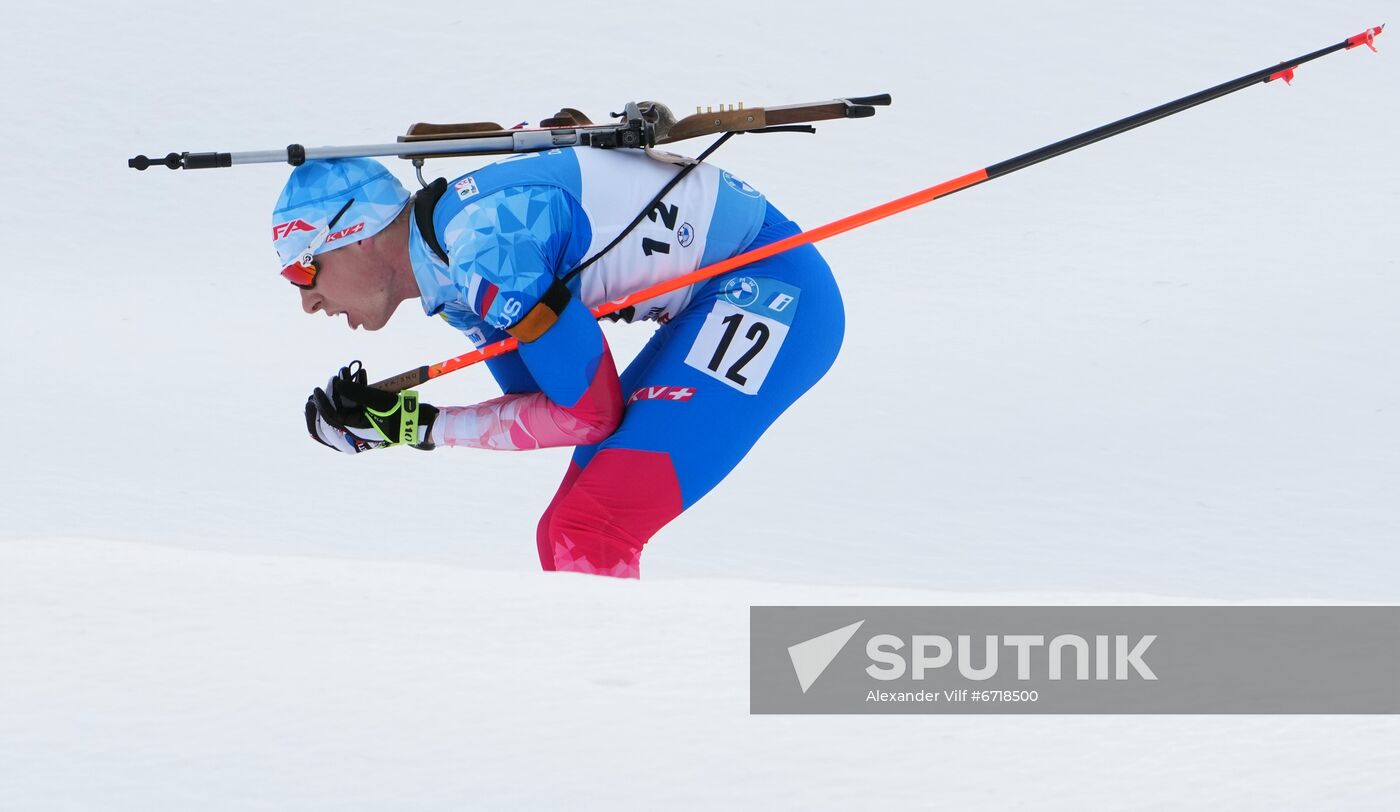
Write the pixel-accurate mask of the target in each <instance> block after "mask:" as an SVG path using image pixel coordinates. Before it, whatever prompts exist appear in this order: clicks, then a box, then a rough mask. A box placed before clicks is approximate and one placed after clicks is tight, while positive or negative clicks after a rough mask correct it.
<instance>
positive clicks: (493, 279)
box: [444, 185, 604, 407]
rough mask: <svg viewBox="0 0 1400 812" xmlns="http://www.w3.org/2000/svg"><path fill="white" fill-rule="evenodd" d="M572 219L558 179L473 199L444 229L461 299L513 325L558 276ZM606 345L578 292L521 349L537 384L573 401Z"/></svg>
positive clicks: (504, 325) (500, 324)
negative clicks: (536, 337)
mask: <svg viewBox="0 0 1400 812" xmlns="http://www.w3.org/2000/svg"><path fill="white" fill-rule="evenodd" d="M570 227H571V213H570V209H569V206H568V201H567V200H566V198H565V196H564V193H563V192H562V191H561V190H560V189H558V188H557V187H554V186H544V185H540V186H513V187H508V188H506V189H502V190H500V191H498V192H494V193H492V194H490V195H486V196H484V197H482V198H480V199H479V200H476V201H473V202H472V203H469V204H468V205H467V206H466V207H465V208H463V209H462V211H461V212H459V213H458V214H457V216H456V217H454V218H452V221H451V222H449V223H448V225H447V227H446V228H445V229H444V236H445V237H446V240H445V241H446V243H447V253H448V255H449V257H450V258H451V265H452V273H453V276H454V279H455V281H456V284H457V286H458V290H459V296H460V299H461V301H462V302H463V303H465V304H466V305H467V307H469V308H470V309H471V311H472V312H473V313H475V314H476V315H478V316H480V317H481V318H482V320H484V321H485V322H486V324H487V325H489V326H490V327H492V328H495V329H496V330H497V331H502V332H503V331H508V330H510V328H511V327H513V326H514V325H515V324H517V323H518V322H519V321H520V320H521V319H523V318H524V317H525V316H526V315H527V314H529V313H530V312H531V311H532V310H533V309H534V308H535V307H536V305H539V304H540V299H541V298H542V297H543V296H544V295H545V293H546V292H547V291H548V290H549V289H550V287H551V286H552V285H553V284H554V283H555V278H556V277H555V273H556V271H557V269H558V267H559V264H560V263H561V261H562V260H563V254H564V252H565V250H566V246H567V243H568V239H569V236H570ZM603 352H604V345H603V334H602V331H601V330H600V329H599V328H598V323H597V321H596V320H595V319H594V318H593V314H592V313H591V312H590V311H589V309H588V308H587V307H586V306H585V305H584V304H583V303H582V302H581V301H579V300H578V299H576V298H575V299H572V300H570V301H569V304H568V305H567V306H566V307H565V308H564V309H563V311H562V312H560V313H559V315H558V320H557V321H556V322H555V323H554V324H553V326H551V327H550V328H549V329H548V330H547V331H545V332H544V334H543V335H541V336H540V337H539V338H538V339H536V340H535V341H532V342H529V343H525V342H522V343H521V345H520V349H519V351H518V352H517V353H516V355H518V356H519V361H520V363H521V364H522V366H523V371H524V372H525V373H527V374H528V375H529V376H530V377H531V378H532V379H533V381H534V382H535V383H536V384H537V386H538V390H539V391H541V392H543V393H544V394H545V395H546V396H547V397H548V398H549V399H550V400H552V401H554V402H555V403H557V404H559V405H560V406H564V407H570V406H574V405H575V404H577V403H578V402H579V400H580V399H581V398H582V397H583V394H584V393H585V392H586V391H587V390H588V387H589V385H590V383H591V382H592V380H593V378H594V375H595V374H596V372H597V370H598V366H599V363H600V361H601V358H602V356H603ZM520 371H521V370H520V368H516V369H515V370H514V374H518V373H519V372H520ZM492 372H493V374H494V373H495V372H496V370H495V369H494V368H493V369H492ZM498 380H499V378H498ZM514 380H515V379H514V375H512V381H514Z"/></svg>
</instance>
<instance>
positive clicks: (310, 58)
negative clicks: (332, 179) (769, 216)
mask: <svg viewBox="0 0 1400 812" xmlns="http://www.w3.org/2000/svg"><path fill="white" fill-rule="evenodd" d="M1393 11H1395V6H1394V4H1393V3H1387V2H1380V1H1379V0H1376V1H1368V2H1345V3H1339V2H1302V0H1278V1H1277V2H1270V3H1232V4H1220V3H1212V2H1202V1H1201V0H1191V1H1190V2H1172V3H1160V2H1152V3H1148V2H1136V1H1134V2H1115V3H1109V2H1101V3H1087V2H1072V3H1036V2H1029V0H1017V1H1016V2H1009V1H1008V2H978V3H969V2H962V3H957V4H953V3H942V2H938V3H893V2H865V3H859V4H850V3H835V2H808V3H795V2H783V3H762V4H760V3H752V2H748V3H739V2H732V1H731V0H720V1H718V2H711V3H707V4H689V3H687V4H673V3H665V2H655V3H638V2H630V1H629V0H616V1H615V2H611V3H573V4H562V3H545V2H541V3H534V4H485V3H469V2H459V3H447V2H434V3H421V4H415V3H403V4H374V3H358V2H346V3H335V4H329V3H326V4H321V3H300V4H288V3H274V2H241V3H179V4H177V3H168V2H149V1H148V2H143V3H140V4H99V3H94V2H82V3H70V4H28V5H25V6H23V7H19V6H16V7H11V11H9V12H7V13H6V14H5V21H4V23H3V24H0V77H3V78H0V87H3V90H0V98H3V108H2V109H3V112H2V113H0V115H3V122H4V123H3V126H0V188H3V190H4V191H5V195H4V202H3V203H0V243H3V246H4V255H3V256H4V259H3V261H0V274H3V276H0V278H2V279H3V300H4V303H5V307H4V317H3V318H0V348H2V349H0V380H4V381H6V382H8V383H9V384H10V386H9V389H8V391H7V392H6V394H5V398H4V402H5V403H7V404H8V405H9V409H8V413H7V419H6V420H5V422H4V425H5V432H4V433H5V436H4V439H3V440H0V449H3V450H0V809H4V810H12V809H13V810H49V809H83V810H88V809H103V810H105V809H122V810H125V809H131V810H152V809H179V810H184V809H322V808H324V809H330V808H334V809H463V808H478V807H480V808H520V807H535V808H564V807H571V808H572V807H578V808H610V809H616V808H655V807H657V806H659V805H664V806H668V807H669V806H674V807H686V808H714V807H719V806H723V807H743V808H809V807H846V808H873V807H876V806H877V805H881V804H898V805H900V806H918V807H941V808H962V807H970V806H989V807H995V808H1007V807H1011V806H1013V805H1014V806H1033V807H1064V808H1069V807H1075V808H1080V807H1083V806H1086V805H1087V806H1098V807H1106V806H1112V807H1115V808H1180V807H1182V806H1193V807H1214V808H1232V809H1239V808H1257V809H1279V808H1318V807H1327V808H1365V807H1370V808H1394V805H1395V804H1396V803H1397V801H1400V778H1398V777H1397V765H1400V724H1397V723H1395V722H1394V721H1392V720H1390V719H1387V718H1381V717H1044V718H1034V717H1012V716H1003V717H957V718H953V717H912V718H911V717H900V718H894V717H869V718H865V717H751V716H749V715H748V693H747V692H748V686H747V680H748V675H747V667H748V655H747V651H748V649H747V647H748V638H747V632H748V626H747V623H748V607H749V605H750V604H770V603H781V604H825V603H857V604H861V603H912V604H927V603H992V604H997V603H1030V604H1036V603H1162V602H1168V603H1173V602H1289V603H1295V602H1325V603H1335V602H1352V601H1361V602H1386V603H1391V602H1395V601H1396V600H1397V599H1400V583H1398V582H1397V574H1400V544H1398V543H1397V542H1400V504H1397V501H1398V500H1397V495H1400V430H1397V426H1396V422H1397V419H1400V379H1398V378H1397V376H1396V365H1395V355H1396V352H1397V349H1396V348H1397V346H1400V320H1397V318H1396V313H1397V297H1400V264H1397V260H1396V251H1395V247H1394V246H1395V235H1396V231H1397V223H1400V192H1397V187H1396V180H1397V178H1400V157H1397V150H1396V148H1395V147H1396V144H1397V135H1400V126H1397V125H1400V110H1398V109H1397V104H1396V102H1397V99H1400V94H1397V91H1400V31H1392V32H1391V33H1389V34H1387V35H1384V36H1382V37H1381V38H1380V39H1379V40H1378V45H1379V47H1380V48H1381V53H1380V54H1379V55H1376V54H1372V53H1370V52H1369V51H1368V50H1365V49H1358V50H1353V51H1348V52H1344V53H1339V54H1336V55H1333V56H1329V57H1326V58H1324V59H1322V60H1320V61H1318V62H1315V63H1312V64H1310V65H1307V66H1304V67H1302V68H1300V69H1299V70H1298V74H1297V78H1296V80H1295V82H1294V84H1293V86H1292V87H1287V86H1284V85H1282V84H1281V83H1271V84H1269V85H1264V86H1259V87H1253V88H1250V89H1248V90H1245V91H1242V92H1241V93H1238V94H1235V95H1233V96H1230V97H1228V98H1226V99H1222V100H1219V101H1215V102H1212V103H1210V104H1208V105H1206V106H1204V107H1200V108H1197V109H1194V110H1191V111H1189V112H1186V113H1183V114H1181V115H1179V116H1176V117H1173V118H1171V119H1168V120H1165V121H1161V122H1158V123H1154V124H1152V125H1150V126H1148V127H1145V128H1142V129H1139V130H1136V131H1133V132H1131V133H1129V134H1126V135H1122V136H1119V137H1117V138H1114V139H1112V140H1109V141H1106V142H1103V143H1100V144H1097V145H1094V146H1092V147H1089V148H1087V149H1084V150H1081V151H1079V152H1076V153H1073V154H1071V155H1068V156H1064V157H1061V158H1056V159H1054V160H1053V161H1050V162H1048V163H1044V164H1040V165H1037V166H1035V167H1033V168H1030V169H1027V170H1025V171H1023V172H1019V173H1016V174H1014V175H1012V176H1010V177H1006V178H1003V179H999V180H996V181H994V182H992V183H990V184H987V185H984V186H980V187H977V188H975V189H973V190H970V191H967V192H964V193H961V194H958V195H956V196H954V197H952V198H949V199H947V200H942V201H938V202H936V203H934V204H931V205H929V206H926V207H923V208H921V209H917V210H915V211H913V212H910V213H907V214H903V215H900V216H898V217H897V218H895V219H892V220H888V221H884V222H881V223H879V224H876V225H872V226H870V227H867V228H864V229H861V230H859V231H857V232H853V233H851V234H847V235H844V236H841V237H838V238H836V239H834V240H832V241H830V242H827V243H824V244H823V245H822V246H821V250H822V252H823V253H824V254H825V256H826V257H827V258H828V260H829V261H830V263H831V264H832V266H833V267H834V268H835V270H836V272H837V275H838V278H839V279H840V281H841V283H842V286H843V290H844V293H845V298H846V306H847V316H848V325H847V334H846V342H845V347H844V350H843V352H842V355H841V357H840V359H839V360H838V361H837V364H836V366H835V367H834V368H833V370H832V371H831V373H830V374H829V375H828V376H827V378H826V379H825V380H823V381H822V383H821V384H819V385H818V386H817V387H816V388H815V389H814V390H813V391H812V392H810V393H809V394H808V395H807V396H806V397H804V398H803V399H802V400H801V401H799V402H798V404H797V405H796V406H794V407H793V408H792V409H791V410H790V411H789V413H788V414H787V415H785V416H784V417H783V418H782V419H781V420H780V421H779V422H778V424H777V425H775V426H774V428H773V429H772V430H770V431H769V433H768V434H767V435H766V436H765V437H764V438H763V440H762V442H761V443H760V444H759V445H758V447H757V448H756V449H755V450H754V451H753V452H752V453H751V454H750V455H749V457H748V458H747V459H746V460H745V461H744V462H743V464H741V465H740V467H739V468H738V469H737V470H736V471H735V472H734V474H732V475H731V476H730V477H729V478H728V479H727V480H726V481H725V482H724V483H723V484H722V485H721V486H720V487H719V488H717V489H716V490H715V491H714V492H712V493H711V494H710V495H709V496H708V497H706V498H705V499H704V500H703V501H702V502H701V503H700V504H698V505H697V506H696V507H694V508H693V509H692V510H691V511H689V512H688V513H687V514H686V515H685V516H683V517H682V518H681V519H680V520H678V521H677V522H675V523H674V524H673V525H672V526H671V527H668V528H666V529H665V530H663V531H662V532H661V533H660V534H659V535H658V536H657V537H656V538H655V539H654V540H653V541H652V543H651V544H650V545H649V547H648V549H647V552H646V554H645V556H644V557H643V574H644V580H642V581H641V582H636V583H633V582H618V581H612V580H602V579H587V578H582V577H578V576H570V575H559V574H549V575H546V574H542V573H539V572H537V571H536V570H537V563H536V558H535V550H534V540H533V534H534V525H535V521H536V519H537V517H538V514H539V512H540V511H541V510H542V509H543V507H544V505H545V504H546V502H547V501H548V499H549V496H550V495H551V494H552V493H553V491H554V488H555V486H556V484H557V482H558V479H559V477H560V476H561V475H562V471H563V468H564V465H565V461H566V459H567V456H568V455H567V451H562V450H557V451H549V452H537V453H530V454H505V453H490V452H471V451H464V450H454V449H443V450H440V451H438V452H435V453H433V454H420V453H417V452H411V451H400V450H397V449H395V450H391V451H387V452H383V453H376V454H370V455H363V458H358V459H347V458H342V457H337V456H335V455H332V454H331V453H330V452H328V451H326V450H325V449H324V448H322V447H320V446H318V445H316V444H314V443H312V442H311V441H310V440H309V439H308V438H307V437H306V436H305V431H304V426H303V424H302V418H301V407H302V403H303V401H304V399H305V396H306V394H307V393H308V392H309V390H310V389H311V387H313V386H315V385H318V384H319V383H321V382H323V381H324V380H325V378H326V377H328V376H329V375H330V374H331V373H332V372H333V371H334V370H335V369H336V368H337V367H339V366H340V365H341V364H343V363H345V362H346V361H349V360H350V359H352V358H359V359H362V360H363V361H364V363H365V364H366V365H367V367H368V368H369V370H370V372H371V375H372V376H375V377H383V376H386V375H388V374H391V373H394V372H399V371H402V370H403V369H406V368H410V367H414V366H417V365H420V364H423V363H429V362H434V361H438V360H442V359H444V358H447V357H450V356H453V355H456V354H458V353H460V352H464V351H465V350H466V349H467V347H466V346H465V343H464V341H463V340H462V339H461V338H460V336H458V335H457V334H456V333H454V332H453V331H452V330H450V329H449V328H447V327H446V326H444V325H443V324H441V323H440V322H438V321H437V320H429V319H425V318H423V317H422V316H421V311H420V310H419V309H418V305H417V303H416V302H410V303H408V304H406V305H405V306H404V311H403V312H402V313H400V314H399V315H398V317H397V318H396V319H395V320H394V321H393V322H391V323H390V325H389V326H388V327H387V328H386V329H385V330H383V331H381V332H379V333H375V334H367V333H364V332H354V333H352V332H349V331H347V330H346V329H345V325H344V322H343V321H339V320H337V321H334V322H332V321H329V320H326V319H322V318H314V319H313V318H307V317H306V316H304V315H303V314H301V312H300V310H299V308H298V301H297V297H296V295H295V293H294V291H292V290H291V289H290V288H289V287H288V286H287V284H286V283H285V282H284V281H283V280H282V279H280V278H279V277H278V275H277V273H276V261H275V259H274V255H273V252H272V250H271V247H270V245H269V238H268V231H269V224H270V220H269V215H270V208H271V205H272V203H273V201H274V199H275V198H276V195H277V192H278V190H279V189H280V187H281V184H282V182H283V180H284V179H285V176H286V172H287V168H286V167H285V166H278V165H268V166H258V167H240V168H236V169H230V170H218V171H193V172H182V173H175V172H170V171H167V170H165V169H153V170H149V171H147V172H145V173H143V174H138V173H136V172H133V171H132V170H130V169H128V168H126V165H125V162H126V159H127V158H128V157H130V156H131V155H134V154H136V153H138V152H144V153H147V154H150V155H157V154H159V155H163V154H164V153H165V152H167V151H169V150H172V149H173V150H191V151H206V150H221V151H227V150H249V149H268V148H276V147H280V146H283V145H285V144H287V143H290V142H299V143H304V144H307V145H321V144H333V143H335V144H347V143H376V142H384V141H390V140H392V139H393V138H394V136H395V135H397V134H398V133H400V132H402V131H403V129H404V128H405V127H406V126H407V125H408V124H410V123H412V122H414V121H463V120H485V119H492V120H496V121H499V122H501V123H503V124H506V125H511V124H514V123H516V122H517V121H521V120H529V121H531V122H534V121H538V120H539V119H540V118H541V117H543V116H546V115H548V114H550V113H553V112H554V110H556V109H557V108H558V107H560V106H574V107H579V108H581V109H583V110H585V111H587V112H589V113H590V114H591V115H593V116H594V117H595V119H596V118H598V117H602V116H604V115H606V113H607V112H609V111H611V110H616V109H619V108H620V106H621V104H622V103H623V102H625V101H628V100H633V99H642V98H655V99H660V100H662V101H665V102H667V103H669V104H671V105H672V106H673V108H674V109H675V110H676V111H677V113H678V114H682V115H683V114H685V113H687V112H690V111H691V110H693V109H694V106H695V105H697V104H698V105H713V104H719V103H730V102H736V101H741V100H742V101H744V102H745V103H746V104H749V105H763V104H785V103H793V102H799V101H815V100H819V99H825V98H830V97H833V96H841V95H860V94H870V93H879V92H890V93H892V94H893V95H894V98H895V104H894V106H892V107H890V108H887V109H882V110H881V111H880V112H879V114H878V116H877V117H876V118H874V119H869V120H860V121H849V122H831V123H825V124H820V125H818V129H819V134H818V135H816V136H801V135H765V136H744V137H741V138H737V139H734V141H733V142H732V143H731V145H729V146H726V147H725V148H724V149H723V150H721V151H720V152H719V153H717V154H716V156H715V158H714V159H713V160H714V161H715V162H716V163H717V164H719V165H721V166H724V167H725V168H728V169H730V170H731V171H733V172H734V173H735V174H737V175H739V176H740V177H742V178H744V179H745V180H746V181H748V182H750V183H752V184H753V185H755V186H757V187H758V188H759V189H761V190H763V191H764V192H766V193H767V194H768V195H769V196H770V197H771V198H772V199H773V200H774V202H775V203H776V204H777V205H778V206H779V207H780V208H782V209H783V210H784V211H785V213H787V214H788V215H789V216H790V217H792V218H793V219H795V220H797V221H798V222H799V223H801V224H803V225H804V226H807V227H811V226H816V225H819V224H821V223H825V222H828V221H830V220H833V219H836V218H838V217H840V216H843V215H845V214H849V213H851V212H854V211H857V210H859V209H863V208H866V207H868V206H871V205H875V204H877V203H880V202H883V201H885V200H888V199H891V198H894V197H897V196H900V195H903V194H907V193H909V192H912V191H915V190H918V189H921V188H924V187H926V186H930V185H933V184H934V183H937V182H939V181H942V180H945V179H948V178H951V177H954V176H957V175H961V174H963V173H965V172H967V171H970V170H973V169H976V168H978V167H982V166H986V165H988V164H991V163H995V162H997V161H1001V160H1004V159H1006V158H1009V157H1012V156H1014V155H1017V154H1019V153H1021V152H1024V151H1027V150H1029V149H1032V148H1035V147H1038V146H1041V145H1043V144H1046V143H1049V142H1052V141H1056V140H1059V139H1061V138H1063V137H1066V136H1068V135H1072V134H1074V133H1077V132H1080V131H1082V130H1085V129H1089V128H1090V127H1094V126H1097V125H1099V124H1102V123H1106V122H1108V121H1111V120H1114V119H1116V118H1120V117H1122V116H1125V115H1128V114H1131V113H1133V112H1137V111H1138V110H1142V109H1145V108H1148V107H1151V106H1154V105H1156V104H1159V103H1161V102H1164V101H1167V100H1170V99H1173V98H1176V97H1178V96H1182V95H1185V94H1187V93H1190V92H1193V91H1195V90H1198V89H1200V88H1203V87H1206V86H1209V85H1213V84H1216V83H1218V82H1221V81H1224V80H1226V79H1229V78H1233V77H1235V76H1238V75H1241V74H1244V73H1246V72H1250V71H1253V70H1256V69H1258V68H1260V67H1263V66H1265V65H1268V64H1270V63H1271V62H1277V61H1279V60H1283V59H1286V58H1289V57H1292V56H1297V55H1299V54H1302V53H1306V52H1309V51H1312V50H1315V49H1317V48H1320V47H1323V46H1325V45H1328V44H1330V43H1334V42H1337V41H1339V40H1341V39H1343V38H1344V37H1347V36H1350V35H1352V34H1355V33H1357V32H1359V31H1361V30H1362V29H1363V28H1365V27H1367V26H1371V25H1376V24H1379V23H1382V22H1386V21H1387V18H1388V17H1389V16H1393V15H1391V14H1389V12H1393ZM703 144H704V142H700V141H697V142H693V143H689V144H686V145H685V147H686V148H687V149H688V150H689V151H691V152H692V153H693V152H696V151H699V150H700V149H701V148H703ZM481 162H482V161H481V160H469V159H463V160H454V161H439V162H435V163H431V164H429V169H430V170H431V171H433V172H434V173H435V174H443V175H448V176H451V175H454V174H458V173H460V172H463V171H466V170H468V169H470V168H471V167H473V166H476V165H479V164H480V163H481ZM395 170H396V171H397V172H398V174H399V175H400V177H401V178H403V179H404V181H405V182H406V183H410V184H411V183H412V170H411V167H410V166H409V165H408V164H407V163H405V162H396V164H395ZM647 333H648V330H647V328H646V327H642V326H636V325H633V326H631V327H628V326H617V327H613V326H610V327H608V334H609V338H610V341H612V342H613V346H614V348H615V349H616V350H617V351H618V354H619V356H620V357H621V358H627V357H630V355H631V354H632V353H633V352H634V351H635V350H636V349H637V348H639V347H640V346H641V344H642V343H643V342H644V341H645V338H646V335H647ZM422 393H423V396H424V398H425V399H426V400H428V401H430V402H436V403H444V404H450V403H470V402H474V401H476V400H480V399H483V398H486V397H489V396H491V395H492V394H494V392H493V390H492V387H491V383H490V381H489V376H488V375H486V374H485V370H484V369H473V370H468V371H465V372H461V373H457V374H455V375H452V376H449V377H448V378H445V379H443V380H442V381H440V382H434V383H432V384H431V385H428V386H425V387H424V388H423V389H422Z"/></svg>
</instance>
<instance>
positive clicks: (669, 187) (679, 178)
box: [562, 132, 738, 282]
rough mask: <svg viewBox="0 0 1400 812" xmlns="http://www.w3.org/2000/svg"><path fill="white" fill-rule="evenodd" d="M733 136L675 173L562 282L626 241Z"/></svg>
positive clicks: (712, 146) (707, 149) (728, 135)
mask: <svg viewBox="0 0 1400 812" xmlns="http://www.w3.org/2000/svg"><path fill="white" fill-rule="evenodd" d="M734 135H738V133H735V132H727V133H725V134H724V135H721V136H720V137H719V138H718V139H717V140H716V141H715V142H714V143H713V144H711V145H710V146H709V147H707V148H706V149H705V151H704V152H702V153H700V157H698V158H696V159H695V160H694V161H692V162H691V163H688V164H686V165H685V166H683V167H681V171H679V172H677V173H676V176H675V177H673V178H671V180H670V181H668V182H667V183H666V185H665V186H662V187H661V191H659V192H657V193H656V196H655V197H653V198H652V199H651V202H650V203H648V204H646V205H645V206H643V207H642V210H641V211H639V212H637V216H636V217H635V218H633V220H632V222H631V223H630V224H628V226H627V228H624V229H622V231H621V232H620V233H619V234H618V235H617V236H616V237H614V238H613V241H612V242H610V243H608V244H607V247H605V248H603V250H601V251H599V252H598V253H596V254H594V255H593V256H591V257H589V258H588V259H586V260H584V261H583V262H581V263H579V265H578V267H576V268H574V269H573V270H572V271H569V272H568V273H566V274H564V276H563V277H562V278H563V280H564V281H565V282H568V281H569V280H571V279H573V278H574V277H575V276H578V275H579V273H581V272H582V271H583V269H584V268H587V267H588V266H589V265H592V264H593V263H595V262H597V261H598V260H599V259H600V258H601V257H602V256H603V255H604V254H606V253H607V252H609V251H611V250H613V249H614V248H616V247H617V244H618V243H620V242H622V241H623V240H624V239H626V237H627V235H628V234H631V233H632V230H633V229H634V228H636V227H637V225H638V224H639V223H641V222H642V220H643V219H644V218H645V217H646V216H647V215H648V214H650V213H651V210H652V209H654V208H656V206H657V204H658V203H660V202H661V200H662V198H664V197H666V195H667V193H668V192H670V191H671V190H672V189H674V188H676V184H678V183H680V182H681V181H682V180H685V176H686V175H689V174H690V172H691V170H693V169H694V168H695V167H697V166H699V165H700V162H701V161H703V160H705V159H706V158H708V157H710V154H711V153H713V152H714V151H715V150H717V149H719V148H720V147H721V146H723V145H724V142H725V141H728V140H729V139H730V137H731V136H734Z"/></svg>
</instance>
